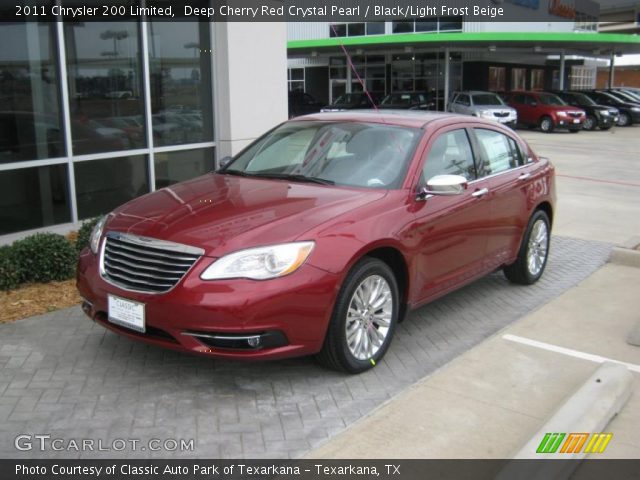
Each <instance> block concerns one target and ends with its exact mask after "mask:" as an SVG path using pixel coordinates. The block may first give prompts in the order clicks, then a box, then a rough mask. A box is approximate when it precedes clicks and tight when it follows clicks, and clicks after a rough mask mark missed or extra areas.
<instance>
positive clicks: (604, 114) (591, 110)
mask: <svg viewBox="0 0 640 480" xmlns="http://www.w3.org/2000/svg"><path fill="white" fill-rule="evenodd" d="M552 93H554V94H556V95H558V96H559V97H560V98H561V99H562V100H564V101H565V102H567V103H568V104H569V105H572V106H574V107H579V108H581V109H583V110H584V111H585V113H586V115H587V116H586V118H585V119H584V123H583V124H582V127H583V128H584V129H585V130H595V129H596V128H598V127H599V128H600V129H601V130H609V129H610V128H611V127H613V126H614V125H615V124H616V123H618V116H619V115H620V112H619V111H618V109H617V108H614V107H608V106H607V105H598V104H597V103H596V102H594V101H593V100H591V99H590V98H589V97H587V96H586V95H585V94H584V93H580V92H566V91H554V92H552Z"/></svg>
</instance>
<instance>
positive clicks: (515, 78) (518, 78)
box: [511, 68, 527, 90]
mask: <svg viewBox="0 0 640 480" xmlns="http://www.w3.org/2000/svg"><path fill="white" fill-rule="evenodd" d="M526 74H527V70H526V69H525V68H512V69H511V90H525V89H526V85H525V82H526V81H527V79H526Z"/></svg>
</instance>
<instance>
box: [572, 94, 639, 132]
mask: <svg viewBox="0 0 640 480" xmlns="http://www.w3.org/2000/svg"><path fill="white" fill-rule="evenodd" d="M583 93H584V94H585V95H586V96H588V97H589V98H590V99H591V100H593V101H594V102H596V103H599V104H601V105H607V106H609V107H615V108H617V109H618V110H619V111H620V115H619V116H618V125H619V126H620V127H627V126H629V125H632V124H634V123H640V103H634V102H630V101H628V100H623V99H621V98H619V97H617V96H616V95H613V94H612V93H609V92H603V91H600V90H586V91H584V92H583Z"/></svg>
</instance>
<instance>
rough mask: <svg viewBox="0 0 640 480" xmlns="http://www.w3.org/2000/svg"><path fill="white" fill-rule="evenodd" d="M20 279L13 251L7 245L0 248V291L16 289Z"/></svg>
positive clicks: (18, 267)
mask: <svg viewBox="0 0 640 480" xmlns="http://www.w3.org/2000/svg"><path fill="white" fill-rule="evenodd" d="M20 277H21V276H20V266H19V264H18V259H17V258H16V254H15V250H14V249H13V248H12V247H10V246H8V245H4V246H2V247H0V290H9V289H11V288H16V287H17V286H18V285H19V284H20Z"/></svg>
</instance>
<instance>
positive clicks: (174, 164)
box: [154, 148, 215, 189]
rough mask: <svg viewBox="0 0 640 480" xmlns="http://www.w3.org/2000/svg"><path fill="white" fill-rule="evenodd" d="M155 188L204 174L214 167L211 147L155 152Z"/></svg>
mask: <svg viewBox="0 0 640 480" xmlns="http://www.w3.org/2000/svg"><path fill="white" fill-rule="evenodd" d="M154 163H155V172H156V189H159V188H163V187H166V186H168V185H172V184H174V183H178V182H183V181H185V180H189V179H191V178H195V177H198V176H200V175H204V174H205V173H207V172H211V171H213V170H214V169H215V157H214V149H213V148H203V149H198V150H183V151H180V152H162V153H160V152H156V153H155V155H154Z"/></svg>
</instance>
